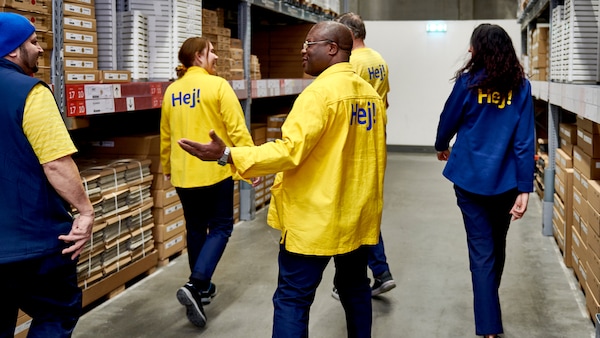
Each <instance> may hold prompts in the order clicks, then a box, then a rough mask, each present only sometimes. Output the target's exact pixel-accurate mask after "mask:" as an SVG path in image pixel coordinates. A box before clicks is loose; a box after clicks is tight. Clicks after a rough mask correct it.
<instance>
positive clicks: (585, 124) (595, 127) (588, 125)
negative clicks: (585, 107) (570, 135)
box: [577, 115, 600, 134]
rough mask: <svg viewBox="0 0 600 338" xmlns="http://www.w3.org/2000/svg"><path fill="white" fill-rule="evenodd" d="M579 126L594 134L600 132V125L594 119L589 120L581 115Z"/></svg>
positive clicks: (579, 116)
mask: <svg viewBox="0 0 600 338" xmlns="http://www.w3.org/2000/svg"><path fill="white" fill-rule="evenodd" d="M577 128H581V129H583V130H585V131H587V132H590V133H592V134H600V125H599V124H597V123H595V122H594V121H592V120H588V119H586V118H585V117H582V116H581V115H577Z"/></svg>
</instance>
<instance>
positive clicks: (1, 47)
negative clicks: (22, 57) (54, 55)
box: [0, 13, 35, 57]
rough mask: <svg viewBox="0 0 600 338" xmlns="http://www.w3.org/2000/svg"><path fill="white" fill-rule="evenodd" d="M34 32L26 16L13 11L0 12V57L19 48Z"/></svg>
mask: <svg viewBox="0 0 600 338" xmlns="http://www.w3.org/2000/svg"><path fill="white" fill-rule="evenodd" d="M33 32H35V27H34V26H33V24H32V23H31V22H30V21H29V20H27V18H26V17H24V16H22V15H19V14H15V13H0V57H5V56H6V55H7V54H8V53H10V52H12V51H13V50H15V49H17V48H19V46H20V45H22V44H23V42H25V41H27V39H29V37H30V36H31V34H33Z"/></svg>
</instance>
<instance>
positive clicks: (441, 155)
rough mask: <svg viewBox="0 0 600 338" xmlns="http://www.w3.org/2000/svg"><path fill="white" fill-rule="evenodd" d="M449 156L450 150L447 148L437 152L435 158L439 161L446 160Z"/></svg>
mask: <svg viewBox="0 0 600 338" xmlns="http://www.w3.org/2000/svg"><path fill="white" fill-rule="evenodd" d="M449 157H450V150H449V149H446V150H444V151H438V152H437V158H438V160H440V161H448V158H449Z"/></svg>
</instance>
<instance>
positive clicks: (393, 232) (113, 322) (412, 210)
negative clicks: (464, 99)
mask: <svg viewBox="0 0 600 338" xmlns="http://www.w3.org/2000/svg"><path fill="white" fill-rule="evenodd" d="M443 165H444V164H443V163H441V162H438V161H437V159H435V156H434V155H433V154H405V153H390V154H389V158H388V171H387V176H386V182H385V183H386V187H385V209H384V214H383V223H382V231H383V237H384V240H385V244H386V253H387V256H388V261H389V264H390V266H391V272H392V274H393V276H394V279H395V281H396V283H397V285H398V287H397V288H396V289H394V290H392V291H390V292H389V293H387V294H385V295H383V296H382V297H380V298H377V299H374V300H373V318H374V323H373V337H376V338H388V337H406V338H422V337H444V338H450V337H453V338H454V337H476V336H475V333H474V332H475V331H474V324H473V307H472V293H471V282H470V273H469V268H468V258H467V248H466V240H465V234H464V228H463V225H462V218H461V216H460V212H459V210H458V207H457V206H456V203H455V197H454V193H453V190H452V185H451V184H450V182H448V181H447V180H446V179H445V178H443V177H442V176H441V170H442V168H443ZM541 205H542V203H541V201H540V200H539V198H538V197H537V195H535V194H532V196H531V199H530V205H529V210H528V212H527V214H526V216H525V217H524V219H522V220H520V221H517V222H515V223H514V224H513V225H512V227H511V230H510V231H509V236H508V237H509V238H508V247H507V256H508V257H507V262H506V268H505V273H504V277H503V284H502V287H501V290H500V292H501V301H502V309H503V319H504V326H505V331H506V332H505V335H504V337H506V338H522V337H528V338H535V337H539V338H542V337H543V338H588V337H594V332H595V329H594V326H593V323H592V321H591V319H590V318H589V316H588V314H587V312H586V310H585V299H584V297H583V294H582V292H581V291H580V289H579V286H578V283H577V281H576V280H575V279H574V277H573V272H572V271H571V270H570V269H567V268H566V267H565V266H564V264H563V263H562V259H561V256H560V252H559V251H558V248H557V246H556V243H555V241H554V239H553V238H552V237H545V236H543V235H542V234H541V228H542V225H541V224H542V221H541V218H542V217H541V213H542V207H541ZM265 218H266V210H263V211H259V212H257V215H256V219H255V220H253V221H249V222H241V223H238V224H237V225H236V227H235V231H234V232H233V236H232V238H231V240H230V242H229V245H228V247H227V250H226V251H225V254H224V256H223V258H222V260H221V263H220V265H219V267H218V268H217V271H216V273H215V276H214V279H213V282H214V283H216V284H217V286H218V291H219V294H218V295H217V297H216V298H215V299H214V300H213V303H212V304H210V305H208V306H206V307H205V310H206V314H207V317H208V324H207V326H206V327H205V328H203V329H199V328H196V327H194V326H193V325H192V324H190V323H189V322H188V320H187V319H186V316H185V310H184V307H183V306H181V305H180V304H179V303H178V302H177V299H176V298H175V292H176V291H177V289H178V288H179V287H180V286H181V285H182V284H183V283H185V282H186V281H187V277H188V275H189V269H188V266H187V254H183V255H181V256H180V257H178V258H176V259H174V260H173V261H172V262H170V263H169V265H167V266H165V267H162V268H159V269H158V270H157V272H155V273H154V274H152V275H150V276H148V277H146V278H144V279H143V280H141V281H140V282H138V283H136V284H134V285H133V286H132V287H130V288H128V289H126V290H125V291H124V292H123V293H121V294H120V295H118V296H116V297H114V298H112V299H110V300H108V301H106V302H104V303H102V304H100V305H98V306H96V307H95V308H93V309H91V310H90V311H89V312H87V313H86V314H85V315H84V316H83V317H82V318H81V320H80V321H79V324H78V326H77V328H76V329H75V333H74V335H73V336H74V337H76V338H84V337H94V338H97V337H111V338H118V337H128V338H133V337H207V338H208V337H226V338H230V337H231V338H237V337H270V335H271V324H272V315H273V307H272V303H271V297H272V295H273V291H274V290H275V287H276V282H277V251H278V241H279V232H278V231H275V230H273V229H271V228H270V227H268V226H267V225H266V222H265ZM332 279H333V263H331V264H330V265H329V266H328V268H327V269H326V271H325V275H324V277H323V282H322V283H321V286H320V287H319V289H318V292H317V296H316V299H315V302H314V304H313V306H312V310H311V321H310V332H311V337H312V338H337V337H346V330H345V323H344V314H343V310H342V307H341V306H340V304H339V302H338V301H336V300H335V299H333V298H332V297H331V296H330V291H331V287H332Z"/></svg>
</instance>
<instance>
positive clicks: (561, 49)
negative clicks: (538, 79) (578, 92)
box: [551, 0, 599, 84]
mask: <svg viewBox="0 0 600 338" xmlns="http://www.w3.org/2000/svg"><path fill="white" fill-rule="evenodd" d="M598 6H599V1H598V0H585V1H583V0H565V2H564V5H559V6H556V7H554V8H553V9H552V25H553V26H552V38H551V45H552V46H551V49H552V60H551V69H552V73H551V76H552V80H555V81H563V82H576V83H594V84H595V83H596V82H598V72H599V68H598V21H597V16H598Z"/></svg>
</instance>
